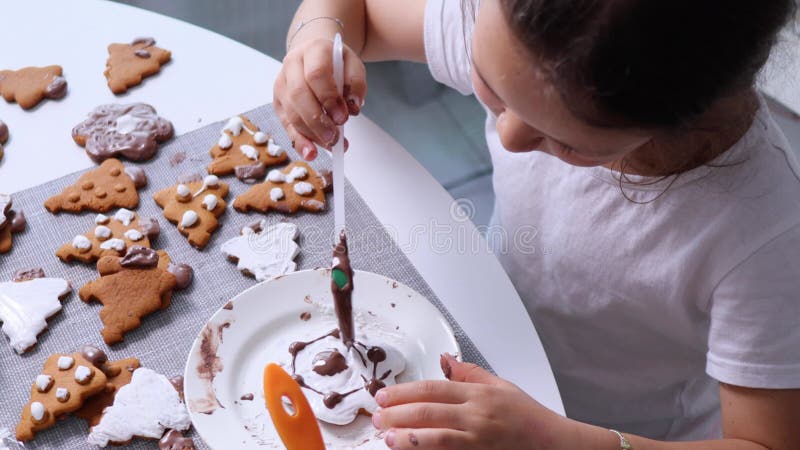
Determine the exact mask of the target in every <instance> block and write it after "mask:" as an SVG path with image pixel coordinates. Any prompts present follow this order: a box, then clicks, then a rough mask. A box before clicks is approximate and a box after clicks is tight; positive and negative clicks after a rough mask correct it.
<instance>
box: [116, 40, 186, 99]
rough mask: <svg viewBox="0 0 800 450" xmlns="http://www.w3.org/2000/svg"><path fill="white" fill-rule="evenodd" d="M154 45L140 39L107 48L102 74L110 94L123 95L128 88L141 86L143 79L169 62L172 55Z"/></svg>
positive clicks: (150, 41) (152, 41)
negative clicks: (104, 67)
mask: <svg viewBox="0 0 800 450" xmlns="http://www.w3.org/2000/svg"><path fill="white" fill-rule="evenodd" d="M155 44H156V41H155V39H153V38H151V37H142V38H136V39H134V40H133V42H131V43H130V44H111V45H109V46H108V60H107V61H106V70H105V72H104V73H103V74H104V75H105V76H106V79H107V80H108V87H109V88H110V89H111V92H113V93H114V94H116V95H119V94H122V93H125V92H126V91H127V90H128V88H130V87H133V86H137V85H139V84H141V83H142V80H143V79H144V78H146V77H149V76H151V75H155V74H157V73H158V72H159V71H160V70H161V66H163V65H164V64H166V63H168V62H169V60H170V59H171V58H172V53H170V51H169V50H164V49H163V48H158V47H156V45H155Z"/></svg>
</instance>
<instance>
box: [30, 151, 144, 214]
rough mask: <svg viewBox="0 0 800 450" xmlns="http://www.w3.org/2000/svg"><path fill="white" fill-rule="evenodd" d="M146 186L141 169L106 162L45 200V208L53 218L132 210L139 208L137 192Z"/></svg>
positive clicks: (115, 160)
mask: <svg viewBox="0 0 800 450" xmlns="http://www.w3.org/2000/svg"><path fill="white" fill-rule="evenodd" d="M146 185H147V176H146V175H145V174H144V171H143V170H142V169H141V168H139V167H133V166H131V167H125V166H123V165H122V163H121V162H120V161H119V160H118V159H113V158H112V159H107V160H105V161H103V164H101V165H100V167H98V168H96V169H94V170H90V171H89V172H86V173H84V174H83V175H81V176H80V178H78V181H77V182H76V183H75V184H73V185H72V186H68V187H66V188H65V189H64V191H63V192H62V193H60V194H58V195H54V196H52V197H50V198H48V199H47V200H46V201H45V202H44V207H45V208H47V210H48V211H50V212H51V213H53V214H57V213H58V212H60V211H67V212H71V213H79V212H81V211H85V210H89V211H95V212H101V213H104V212H108V211H110V210H112V209H113V208H128V209H134V208H136V207H137V206H139V193H138V192H137V189H140V188H143V187H144V186H146Z"/></svg>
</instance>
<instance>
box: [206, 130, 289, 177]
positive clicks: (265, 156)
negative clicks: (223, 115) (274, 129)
mask: <svg viewBox="0 0 800 450" xmlns="http://www.w3.org/2000/svg"><path fill="white" fill-rule="evenodd" d="M211 157H213V158H214V161H212V162H211V164H209V165H208V173H211V174H214V175H230V174H232V173H234V174H236V177H237V178H239V179H240V180H242V181H244V182H247V183H255V182H257V181H261V180H263V179H264V175H266V174H267V168H268V167H270V166H275V165H279V164H283V163H284V162H286V161H287V160H288V159H289V157H288V156H287V155H286V151H285V150H284V149H282V148H281V147H280V146H278V145H277V144H275V141H273V140H272V138H271V137H269V136H267V135H266V134H264V133H263V132H262V131H260V130H259V129H258V127H257V126H255V125H253V123H252V122H250V120H248V119H247V117H245V116H235V117H231V118H230V119H229V120H228V122H227V123H226V124H225V126H224V127H223V128H222V131H220V137H219V140H217V143H216V144H215V145H214V147H212V148H211Z"/></svg>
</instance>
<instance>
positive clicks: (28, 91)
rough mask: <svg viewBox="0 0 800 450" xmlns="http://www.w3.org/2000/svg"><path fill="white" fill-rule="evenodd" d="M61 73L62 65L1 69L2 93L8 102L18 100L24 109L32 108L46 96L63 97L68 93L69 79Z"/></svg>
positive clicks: (0, 91) (0, 85)
mask: <svg viewBox="0 0 800 450" xmlns="http://www.w3.org/2000/svg"><path fill="white" fill-rule="evenodd" d="M61 73H62V72H61V66H47V67H25V68H24V69H19V70H16V71H15V70H0V95H2V96H3V98H5V99H6V101H7V102H17V104H18V105H19V106H21V107H22V109H31V108H33V107H34V106H36V105H38V104H39V102H41V101H42V99H44V98H50V99H59V98H63V97H64V96H65V95H67V80H65V79H64V77H62V76H61Z"/></svg>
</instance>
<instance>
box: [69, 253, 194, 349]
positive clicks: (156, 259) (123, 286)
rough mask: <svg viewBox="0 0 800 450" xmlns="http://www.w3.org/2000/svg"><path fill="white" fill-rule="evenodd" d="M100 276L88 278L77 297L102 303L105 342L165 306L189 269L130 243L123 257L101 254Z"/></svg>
mask: <svg viewBox="0 0 800 450" xmlns="http://www.w3.org/2000/svg"><path fill="white" fill-rule="evenodd" d="M97 270H98V272H100V278H98V279H97V280H95V281H90V282H89V283H87V284H86V285H85V286H83V287H82V288H81V290H80V292H79V293H78V295H79V296H80V298H81V300H83V301H84V302H87V303H90V302H91V301H93V300H95V301H98V302H100V303H102V304H103V308H102V309H101V310H100V320H101V321H102V322H103V325H104V326H103V329H102V330H100V334H101V335H102V336H103V340H104V341H105V343H106V344H108V345H111V344H115V343H117V342H120V341H122V340H123V337H124V334H125V333H126V332H128V331H130V330H133V329H135V328H138V327H139V325H141V318H142V317H145V316H147V315H149V314H152V313H154V312H156V311H158V310H160V309H166V308H167V307H168V306H169V305H170V301H171V300H172V291H173V290H175V289H184V288H186V287H187V286H188V285H189V283H191V280H192V269H191V267H189V266H187V265H185V264H179V265H174V264H171V263H170V258H169V256H168V255H167V253H166V252H165V251H163V250H159V251H155V250H152V249H149V248H145V247H139V246H133V247H131V248H129V249H128V251H127V253H126V254H125V256H124V257H121V258H120V257H118V256H104V257H102V258H100V260H99V261H98V262H97Z"/></svg>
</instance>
